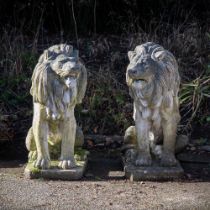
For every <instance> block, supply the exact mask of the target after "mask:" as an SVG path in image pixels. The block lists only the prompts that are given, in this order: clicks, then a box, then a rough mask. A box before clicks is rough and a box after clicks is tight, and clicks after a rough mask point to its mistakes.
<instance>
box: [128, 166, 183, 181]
mask: <svg viewBox="0 0 210 210" xmlns="http://www.w3.org/2000/svg"><path fill="white" fill-rule="evenodd" d="M124 171H125V177H126V178H128V179H130V181H167V180H174V179H180V178H181V177H182V176H183V175H184V170H183V169H182V167H181V166H180V164H178V165H177V166H173V167H161V166H159V165H157V164H154V165H152V166H146V167H139V166H135V165H133V164H131V163H125V162H124Z"/></svg>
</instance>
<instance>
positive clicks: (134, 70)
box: [127, 52, 157, 88]
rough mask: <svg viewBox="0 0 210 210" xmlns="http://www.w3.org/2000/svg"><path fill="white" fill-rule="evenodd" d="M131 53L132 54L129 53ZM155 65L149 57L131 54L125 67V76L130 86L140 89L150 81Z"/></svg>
mask: <svg viewBox="0 0 210 210" xmlns="http://www.w3.org/2000/svg"><path fill="white" fill-rule="evenodd" d="M130 53H132V52H130ZM156 68H157V63H156V62H155V61H154V60H153V59H152V58H151V55H148V54H146V55H143V56H142V55H138V54H133V56H131V57H130V64H129V65H128V67H127V76H128V78H129V80H130V83H131V84H130V85H132V86H135V87H138V86H139V88H141V87H143V86H145V85H146V84H148V83H149V82H151V81H152V79H153V77H154V74H155V70H156Z"/></svg>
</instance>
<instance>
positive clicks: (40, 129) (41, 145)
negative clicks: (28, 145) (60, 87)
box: [32, 103, 50, 169]
mask: <svg viewBox="0 0 210 210" xmlns="http://www.w3.org/2000/svg"><path fill="white" fill-rule="evenodd" d="M45 115H46V112H45V108H44V107H43V106H42V105H41V104H38V103H34V117H33V126H32V127H33V133H34V140H35V143H36V148H37V158H36V160H35V162H34V167H37V168H42V169H47V168H49V167H50V155H49V150H48V141H47V137H48V122H47V121H46V119H45V117H46V116H45Z"/></svg>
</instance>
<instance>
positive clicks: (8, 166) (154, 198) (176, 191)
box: [0, 160, 210, 210]
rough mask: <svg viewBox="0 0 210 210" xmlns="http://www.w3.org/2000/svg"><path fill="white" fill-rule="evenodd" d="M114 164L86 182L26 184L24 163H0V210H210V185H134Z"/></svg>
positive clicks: (93, 173)
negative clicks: (104, 175)
mask: <svg viewBox="0 0 210 210" xmlns="http://www.w3.org/2000/svg"><path fill="white" fill-rule="evenodd" d="M112 162H113V165H111V167H110V168H109V169H110V170H109V173H108V170H106V169H107V166H108V165H110V163H108V161H107V162H106V161H105V162H103V163H102V164H100V167H101V168H104V169H105V171H106V172H107V173H106V177H103V176H101V175H100V174H101V172H98V171H97V167H98V166H97V164H98V165H99V163H100V160H99V162H95V163H94V162H92V164H91V165H92V167H91V168H89V169H88V171H87V173H86V178H84V179H83V180H81V181H73V182H69V181H49V180H41V179H40V180H27V179H25V178H24V177H23V170H24V165H23V164H22V163H20V162H19V161H13V162H5V161H4V162H3V161H0V209H82V210H83V209H91V210H97V209H98V210H103V209H120V210H121V209H122V210H123V209H126V210H130V209H131V210H135V209H139V210H140V209H145V210H146V209H147V210H148V209H161V210H162V209H176V210H177V209H181V210H184V209H189V210H192V209H201V210H203V209H210V182H190V181H186V180H184V181H179V182H133V183H132V182H130V181H126V180H125V179H124V177H123V172H122V170H121V167H119V164H118V163H119V162H118V160H116V161H112ZM94 165H95V166H97V167H96V168H95V169H94V168H93V166H94ZM115 166H117V167H115ZM100 167H99V168H100ZM105 171H102V173H104V172H105Z"/></svg>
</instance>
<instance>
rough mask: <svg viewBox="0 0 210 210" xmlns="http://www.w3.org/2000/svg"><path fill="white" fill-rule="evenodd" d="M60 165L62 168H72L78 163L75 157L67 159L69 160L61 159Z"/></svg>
mask: <svg viewBox="0 0 210 210" xmlns="http://www.w3.org/2000/svg"><path fill="white" fill-rule="evenodd" d="M58 167H60V168H62V169H70V168H75V167H76V163H75V160H74V158H71V159H67V160H61V161H60V162H59V164H58Z"/></svg>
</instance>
